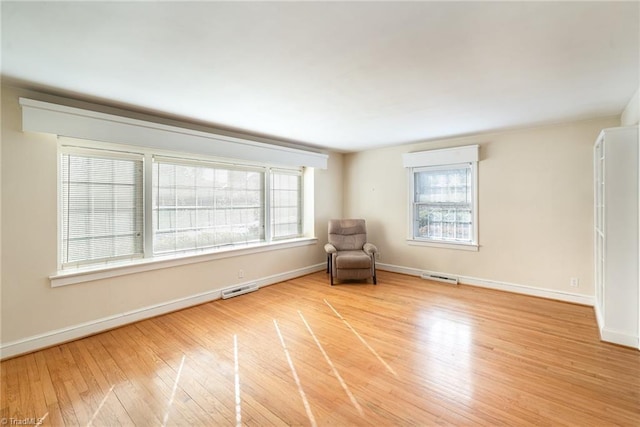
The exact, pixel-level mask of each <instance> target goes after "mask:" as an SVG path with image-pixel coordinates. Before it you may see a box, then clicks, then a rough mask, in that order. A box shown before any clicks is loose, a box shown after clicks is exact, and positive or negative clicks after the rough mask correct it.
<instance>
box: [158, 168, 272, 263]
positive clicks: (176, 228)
mask: <svg viewBox="0 0 640 427" xmlns="http://www.w3.org/2000/svg"><path fill="white" fill-rule="evenodd" d="M153 176H154V182H153V191H154V194H156V195H157V196H154V207H153V218H154V224H153V227H154V253H167V252H177V251H190V250H199V249H206V248H212V247H216V246H221V245H228V244H236V243H247V242H254V241H261V240H264V219H263V218H264V206H263V204H264V202H263V200H264V196H263V194H264V193H263V192H264V190H263V186H264V185H263V181H264V173H263V172H260V171H254V170H235V169H224V168H219V167H213V166H209V165H205V164H203V165H182V164H180V165H177V164H171V163H168V162H164V161H162V162H155V163H154V173H153Z"/></svg>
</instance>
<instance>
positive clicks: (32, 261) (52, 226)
mask: <svg viewBox="0 0 640 427" xmlns="http://www.w3.org/2000/svg"><path fill="white" fill-rule="evenodd" d="M20 96H25V97H30V98H34V99H42V100H48V99H47V97H43V96H40V95H39V94H36V93H33V92H29V91H25V90H20V89H15V88H11V87H6V86H5V87H3V88H2V177H1V184H2V201H1V203H2V215H1V220H2V236H1V237H2V248H3V251H2V266H3V269H2V274H1V277H2V283H1V289H2V302H1V310H2V313H1V321H2V324H1V327H2V336H1V339H2V345H3V346H4V345H6V344H7V343H15V342H21V341H23V340H25V339H30V338H33V337H36V336H38V335H42V334H43V335H45V336H46V335H47V334H50V333H51V332H52V331H56V330H61V329H65V328H70V327H74V326H76V325H80V324H86V323H89V324H90V323H92V322H95V321H96V320H97V319H105V318H110V317H113V316H119V315H121V314H123V313H129V312H132V311H136V310H140V309H142V308H144V307H149V306H154V305H158V304H164V303H166V302H168V301H173V300H179V299H182V298H186V297H189V296H193V295H198V294H202V293H206V292H209V291H213V290H217V289H221V288H224V287H227V286H231V285H233V284H237V283H239V282H241V281H242V282H247V281H253V280H259V279H263V278H265V277H269V276H278V275H282V274H285V273H287V272H292V271H297V270H299V269H305V268H308V267H312V266H317V265H319V264H323V263H324V260H325V256H324V250H323V246H324V243H326V232H325V230H326V224H327V220H328V219H329V218H333V217H339V216H341V215H342V155H341V154H331V155H330V158H329V168H328V169H327V170H316V171H315V174H314V185H315V194H316V198H315V201H314V206H315V208H314V209H315V212H314V214H315V229H316V234H317V236H318V239H319V241H318V243H317V244H315V245H310V246H303V247H297V248H292V249H282V250H277V251H272V252H267V253H259V254H253V255H245V256H237V257H231V258H226V259H221V260H215V261H209V262H202V263H198V264H190V265H184V266H179V267H172V268H166V269H162V270H155V271H150V272H143V273H137V274H132V275H129V276H121V277H115V278H110V279H104V280H98V281H93V282H87V283H83V284H76V285H69V286H63V287H57V288H51V286H50V284H49V280H48V276H49V275H51V274H53V273H55V272H56V259H57V255H56V250H57V248H56V241H57V237H56V233H57V231H56V217H57V212H56V205H57V195H56V161H57V160H56V155H57V154H56V150H57V148H56V138H55V136H52V135H47V134H37V133H29V132H22V131H21V110H20V106H19V105H18V97H20ZM106 112H109V111H106ZM167 124H173V123H167ZM211 131H214V130H211ZM239 269H243V270H244V278H243V279H238V277H237V272H238V270H239ZM3 355H4V354H3Z"/></svg>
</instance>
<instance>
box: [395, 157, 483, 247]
mask: <svg viewBox="0 0 640 427" xmlns="http://www.w3.org/2000/svg"><path fill="white" fill-rule="evenodd" d="M477 156H478V146H477V145H475V146H470V147H460V148H453V149H444V150H431V151H423V152H419V153H409V154H405V156H404V164H405V167H408V168H409V169H408V171H409V172H408V175H409V188H410V196H409V197H410V207H409V211H410V214H409V223H410V230H409V237H408V239H409V240H410V241H413V242H416V243H420V242H423V243H425V244H429V243H433V244H435V245H443V244H444V245H449V244H454V245H456V244H458V245H466V246H474V247H477V244H478V243H477V242H478V216H477Z"/></svg>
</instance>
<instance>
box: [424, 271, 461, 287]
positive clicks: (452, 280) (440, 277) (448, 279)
mask: <svg viewBox="0 0 640 427" xmlns="http://www.w3.org/2000/svg"><path fill="white" fill-rule="evenodd" d="M420 277H421V278H423V279H426V280H435V281H436V282H444V283H449V284H450V285H457V284H458V278H457V277H455V276H447V275H446V274H442V273H427V272H424V273H422V274H421V275H420Z"/></svg>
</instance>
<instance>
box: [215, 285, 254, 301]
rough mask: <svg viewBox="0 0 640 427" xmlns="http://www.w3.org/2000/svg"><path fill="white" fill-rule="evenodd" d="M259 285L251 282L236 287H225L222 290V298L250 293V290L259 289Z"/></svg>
mask: <svg viewBox="0 0 640 427" xmlns="http://www.w3.org/2000/svg"><path fill="white" fill-rule="evenodd" d="M258 289H259V288H258V285H256V284H255V283H250V284H248V285H243V286H236V287H234V288H227V289H223V290H222V292H221V296H222V299H227V298H232V297H237V296H238V295H244V294H248V293H249V292H254V291H257V290H258Z"/></svg>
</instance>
